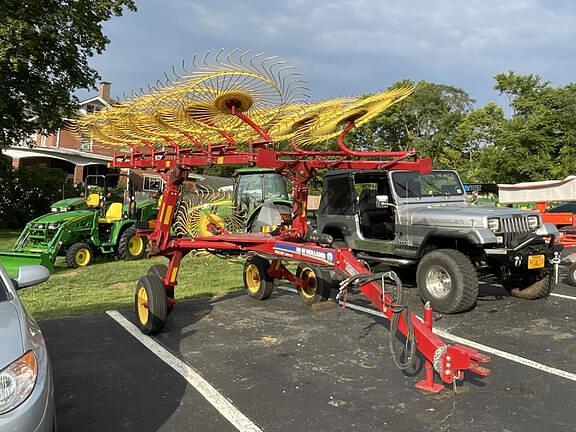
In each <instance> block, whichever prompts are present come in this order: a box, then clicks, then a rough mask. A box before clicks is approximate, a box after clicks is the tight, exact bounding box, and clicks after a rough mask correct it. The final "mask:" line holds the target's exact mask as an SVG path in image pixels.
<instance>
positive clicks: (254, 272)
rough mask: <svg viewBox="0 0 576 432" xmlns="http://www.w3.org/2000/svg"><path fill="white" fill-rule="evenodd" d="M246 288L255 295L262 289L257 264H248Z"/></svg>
mask: <svg viewBox="0 0 576 432" xmlns="http://www.w3.org/2000/svg"><path fill="white" fill-rule="evenodd" d="M246 287H247V288H248V291H250V292H251V293H254V294H256V293H257V292H258V290H259V289H260V272H259V271H258V267H256V265H255V264H248V266H247V267H246Z"/></svg>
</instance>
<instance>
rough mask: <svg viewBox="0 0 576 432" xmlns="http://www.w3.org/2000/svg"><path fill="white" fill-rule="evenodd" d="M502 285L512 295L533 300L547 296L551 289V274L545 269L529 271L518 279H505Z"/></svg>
mask: <svg viewBox="0 0 576 432" xmlns="http://www.w3.org/2000/svg"><path fill="white" fill-rule="evenodd" d="M502 286H503V287H504V288H505V289H506V291H508V292H509V293H510V295H511V296H512V297H518V298H521V299H525V300H535V299H539V298H543V297H547V296H548V294H550V291H552V276H550V274H549V272H547V271H538V272H531V273H529V274H528V275H523V276H522V277H520V278H518V279H507V280H504V281H503V282H502Z"/></svg>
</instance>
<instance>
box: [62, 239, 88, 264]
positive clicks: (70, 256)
mask: <svg viewBox="0 0 576 432" xmlns="http://www.w3.org/2000/svg"><path fill="white" fill-rule="evenodd" d="M82 249H84V250H86V251H87V253H88V254H89V256H88V261H87V262H86V263H85V264H79V263H78V261H77V260H76V255H77V254H78V253H79V252H80V251H81V250H82ZM93 260H94V251H93V250H92V248H91V247H90V245H89V244H88V243H81V242H79V243H74V244H73V245H72V246H70V247H69V248H68V250H67V251H66V264H67V265H68V267H70V268H78V267H87V266H89V265H90V264H92V261H93Z"/></svg>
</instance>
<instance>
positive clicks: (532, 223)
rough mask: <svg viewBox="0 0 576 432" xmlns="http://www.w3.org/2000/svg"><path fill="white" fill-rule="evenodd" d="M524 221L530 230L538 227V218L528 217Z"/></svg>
mask: <svg viewBox="0 0 576 432" xmlns="http://www.w3.org/2000/svg"><path fill="white" fill-rule="evenodd" d="M526 220H527V221H528V228H530V229H531V230H535V229H536V228H538V226H539V225H540V221H539V220H538V216H528V217H527V218H526Z"/></svg>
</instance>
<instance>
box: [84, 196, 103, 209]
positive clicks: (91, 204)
mask: <svg viewBox="0 0 576 432" xmlns="http://www.w3.org/2000/svg"><path fill="white" fill-rule="evenodd" d="M86 205H87V206H88V208H95V207H100V195H99V194H97V193H91V194H88V198H86Z"/></svg>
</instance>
